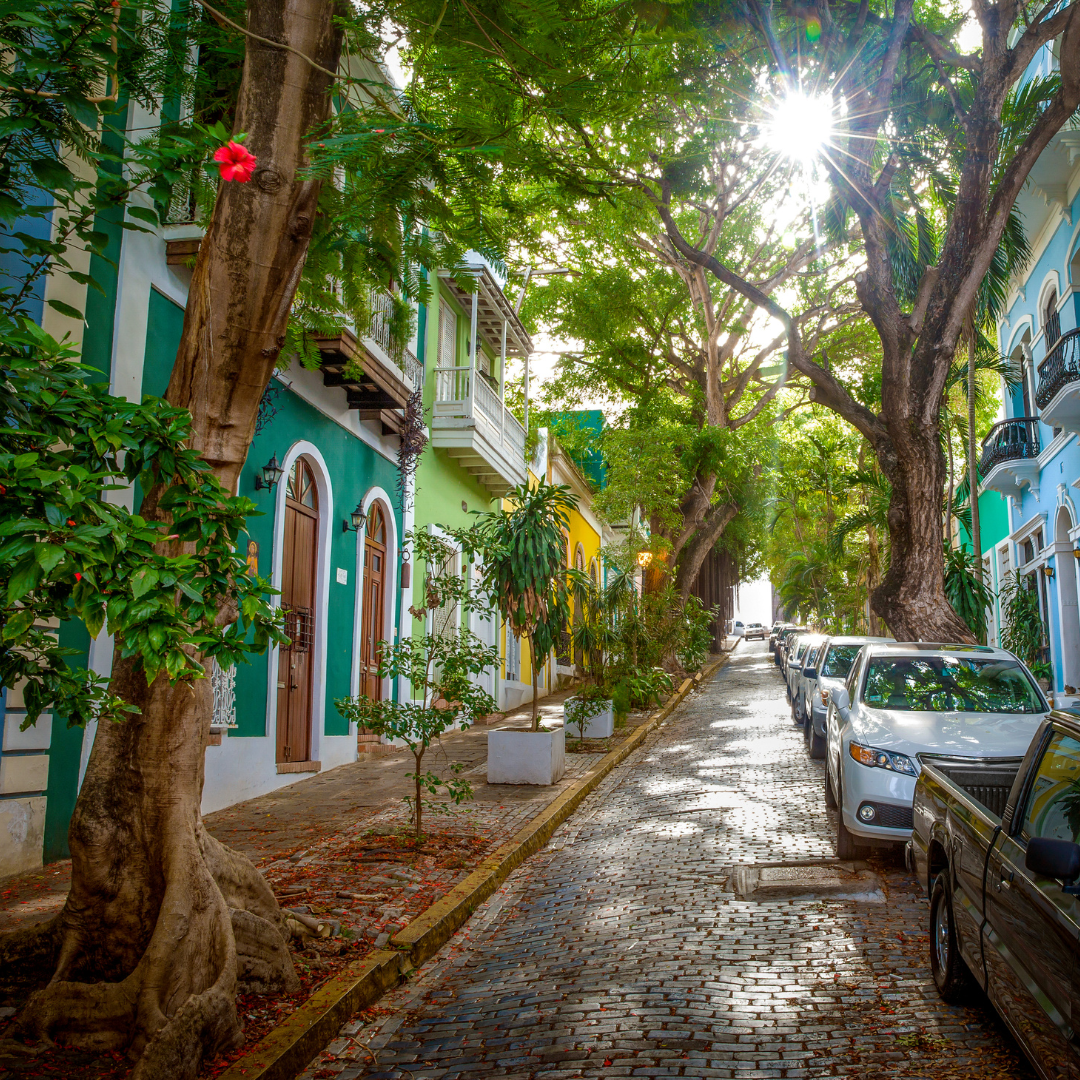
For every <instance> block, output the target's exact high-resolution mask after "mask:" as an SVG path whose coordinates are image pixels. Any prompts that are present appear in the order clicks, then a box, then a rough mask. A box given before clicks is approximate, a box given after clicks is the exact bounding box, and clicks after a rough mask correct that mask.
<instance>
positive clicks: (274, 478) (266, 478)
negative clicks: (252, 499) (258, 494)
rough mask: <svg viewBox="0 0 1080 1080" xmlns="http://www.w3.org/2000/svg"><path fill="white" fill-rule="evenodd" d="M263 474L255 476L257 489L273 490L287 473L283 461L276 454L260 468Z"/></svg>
mask: <svg viewBox="0 0 1080 1080" xmlns="http://www.w3.org/2000/svg"><path fill="white" fill-rule="evenodd" d="M260 472H261V473H262V475H261V476H256V477H255V490H256V491H262V490H263V488H266V490H267V491H273V490H274V486H275V485H276V484H277V482H278V481H279V480H280V479H281V478H282V476H283V475H284V474H285V470H284V469H283V468H282V467H281V463H280V462H279V461H278V459H277V454H275V455H274V456H273V457H272V458H271V459H270V460H269V461H268V462H267V463H266V464H265V465H264V466H263V467H262V469H261V470H260Z"/></svg>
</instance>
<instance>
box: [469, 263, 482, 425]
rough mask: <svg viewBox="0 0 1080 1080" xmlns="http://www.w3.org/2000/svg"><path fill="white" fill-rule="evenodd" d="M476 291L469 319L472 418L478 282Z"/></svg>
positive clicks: (472, 413)
mask: <svg viewBox="0 0 1080 1080" xmlns="http://www.w3.org/2000/svg"><path fill="white" fill-rule="evenodd" d="M476 286H477V291H476V292H474V293H473V294H472V315H471V316H470V318H469V415H470V416H473V415H474V412H473V406H474V403H475V398H476V301H477V294H478V293H479V291H480V282H479V281H477V282H476Z"/></svg>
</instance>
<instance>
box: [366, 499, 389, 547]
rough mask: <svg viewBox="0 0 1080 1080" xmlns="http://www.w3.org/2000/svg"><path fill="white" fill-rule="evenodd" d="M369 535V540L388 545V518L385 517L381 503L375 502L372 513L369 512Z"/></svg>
mask: <svg viewBox="0 0 1080 1080" xmlns="http://www.w3.org/2000/svg"><path fill="white" fill-rule="evenodd" d="M367 535H368V539H369V540H374V541H375V543H376V544H382V545H383V546H384V547H385V546H386V519H385V518H384V517H383V512H382V505H381V504H380V503H375V505H374V506H373V507H372V508H371V513H370V514H368V523H367Z"/></svg>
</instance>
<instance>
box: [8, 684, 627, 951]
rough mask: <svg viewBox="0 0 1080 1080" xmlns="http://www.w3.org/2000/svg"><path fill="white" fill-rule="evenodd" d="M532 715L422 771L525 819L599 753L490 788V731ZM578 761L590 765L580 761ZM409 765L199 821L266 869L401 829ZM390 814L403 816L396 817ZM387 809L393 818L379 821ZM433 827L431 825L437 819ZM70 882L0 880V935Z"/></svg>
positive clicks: (556, 707) (47, 904) (59, 875)
mask: <svg viewBox="0 0 1080 1080" xmlns="http://www.w3.org/2000/svg"><path fill="white" fill-rule="evenodd" d="M571 693H572V691H571V690H565V691H560V692H557V693H554V694H550V695H548V696H547V697H546V698H543V699H541V701H540V705H539V708H540V717H541V721H540V722H541V723H542V724H544V725H545V726H548V727H551V726H554V725H555V724H556V723H561V722H562V703H563V701H564V699H565V698H567V697H568V696H569V695H570V694H571ZM530 716H531V711H530V706H529V704H526V705H524V706H522V707H521V708H519V709H516V710H515V711H514V712H512V713H508V714H506V715H505V716H502V717H500V718H497V719H494V722H493V723H490V724H485V725H477V726H475V727H472V728H469V729H468V730H467V731H455V732H452V733H450V734H448V735H445V736H443V738H442V740H441V742H440V743H439V744H437V745H435V746H433V747H432V748H431V749H430V750H429V751H428V753H427V755H426V757H425V762H424V763H425V767H426V768H430V769H431V770H432V771H433V772H436V773H437V772H438V771H439V769H440V766H441V767H443V768H446V766H447V765H448V763H449V762H452V761H460V762H463V763H465V766H466V771H465V773H464V775H465V776H467V777H468V779H469V780H470V782H471V783H472V785H473V789H474V791H475V793H476V798H475V802H474V803H473V804H472V805H473V806H476V807H477V808H479V807H481V806H486V805H488V804H491V803H492V802H495V803H497V804H498V805H499V807H500V809H501V808H503V807H515V808H518V809H517V811H516V813H515V818H514V820H515V821H518V820H523V819H525V818H527V817H528V816H530V815H531V814H532V813H535V812H538V811H539V810H540V809H542V808H543V806H546V805H547V804H548V803H549V802H551V801H552V800H553V799H554V798H556V796H557V795H558V793H559V792H560V791H561V790H562V788H563V787H565V786H566V785H567V784H568V783H570V782H571V781H572V779H573V777H574V776H577V775H580V773H581V772H584V771H586V770H587V769H588V762H589V761H591V760H592V759H594V758H596V757H598V756H599V754H591V755H577V754H574V755H571V756H568V760H567V776H566V777H565V778H564V779H563V781H562V783H561V784H560V785H557V786H556V787H554V788H533V787H525V786H521V787H518V786H508V785H499V786H498V787H494V788H489V787H488V784H487V781H486V777H485V773H486V764H487V733H488V732H489V731H492V730H496V729H500V728H509V729H518V730H525V729H527V728H528V727H529V721H530ZM637 722H640V718H638V717H631V719H630V721H629V723H630V724H635V723H637ZM627 730H630V729H629V728H628V729H627ZM599 753H603V751H602V750H600V751H599ZM579 757H581V758H586V759H588V760H583V761H579V760H578V758H579ZM413 764H414V763H413V758H412V755H411V754H410V753H409V752H408V751H407V750H396V751H394V752H392V753H389V754H386V755H378V756H375V755H372V756H367V755H364V756H363V757H362V758H361V760H359V761H355V762H351V763H349V764H348V765H341V766H339V767H338V768H336V769H331V770H329V771H328V772H325V773H321V774H319V775H318V776H314V777H310V778H305V779H302V780H299V781H298V782H297V783H295V784H290V785H289V786H288V787H283V788H279V789H278V790H277V791H274V792H272V793H270V794H268V795H261V796H259V798H257V799H249V800H248V801H247V802H242V803H237V804H236V805H235V806H230V807H228V808H227V809H225V810H219V811H217V812H216V813H213V814H209V815H207V817H206V818H204V822H205V824H206V827H207V828H208V829H209V830H210V832H211V833H212V834H213V835H214V836H216V837H217V839H219V840H220V841H221V842H222V843H223V844H228V845H229V846H230V847H234V848H236V850H237V851H242V852H243V853H244V854H245V855H247V857H248V858H249V859H251V860H252V862H254V863H255V865H256V866H259V867H264V866H266V865H267V864H269V863H271V862H273V861H275V860H280V859H283V858H287V857H288V856H290V855H292V854H293V853H294V852H296V851H297V849H299V848H303V847H305V846H310V845H312V844H315V843H317V842H318V841H319V840H320V839H322V838H324V837H326V836H328V835H331V834H333V833H336V832H337V831H338V830H340V829H341V828H343V827H344V826H346V825H348V826H350V827H352V828H355V827H356V826H358V825H361V824H362V823H366V822H369V821H374V819H375V818H379V824H380V825H388V824H390V819H391V818H392V819H395V822H396V819H397V818H400V820H401V823H402V824H404V822H405V820H406V818H407V815H406V814H405V813H404V812H403V808H402V807H401V799H402V798H403V796H405V795H407V794H409V792H410V790H411V784H410V782H409V781H408V780H407V779H406V777H405V774H406V773H408V772H411V771H412V768H413ZM395 810H398V811H402V812H400V813H394V812H393V811H395ZM387 812H390V817H389V818H387V820H386V821H384V820H383V818H384V816H385V815H386V814H387ZM432 826H433V827H435V823H434V822H432ZM512 831H513V830H512V829H511V832H512ZM70 884H71V863H70V860H67V859H65V860H63V861H61V862H57V863H50V864H49V865H48V866H45V867H43V868H41V869H39V870H34V871H30V872H28V873H26V874H20V875H18V876H16V877H9V878H4V879H2V880H0V933H2V932H4V931H6V930H14V929H17V928H18V927H20V926H25V925H30V924H33V923H36V922H43V921H44V920H46V919H49V918H51V917H52V916H53V915H54V914H55V913H56V912H57V911H59V910H60V908H61V907H62V905H63V902H64V898H65V897H66V896H67V893H68V888H69V886H70Z"/></svg>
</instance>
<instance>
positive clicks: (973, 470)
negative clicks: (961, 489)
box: [967, 334, 983, 581]
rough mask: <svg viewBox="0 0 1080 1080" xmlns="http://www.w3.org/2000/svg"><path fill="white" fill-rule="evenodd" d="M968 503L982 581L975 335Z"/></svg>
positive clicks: (969, 402) (969, 403) (977, 572)
mask: <svg viewBox="0 0 1080 1080" xmlns="http://www.w3.org/2000/svg"><path fill="white" fill-rule="evenodd" d="M967 382H968V385H967V392H968V400H967V407H968V416H967V420H968V431H967V436H968V502H969V504H970V505H971V553H972V555H973V556H974V559H975V575H976V577H978V579H979V580H980V581H982V571H983V561H982V530H981V528H980V526H979V466H978V460H977V458H976V457H975V335H974V334H972V335H971V339H970V340H969V341H968V380H967Z"/></svg>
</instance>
